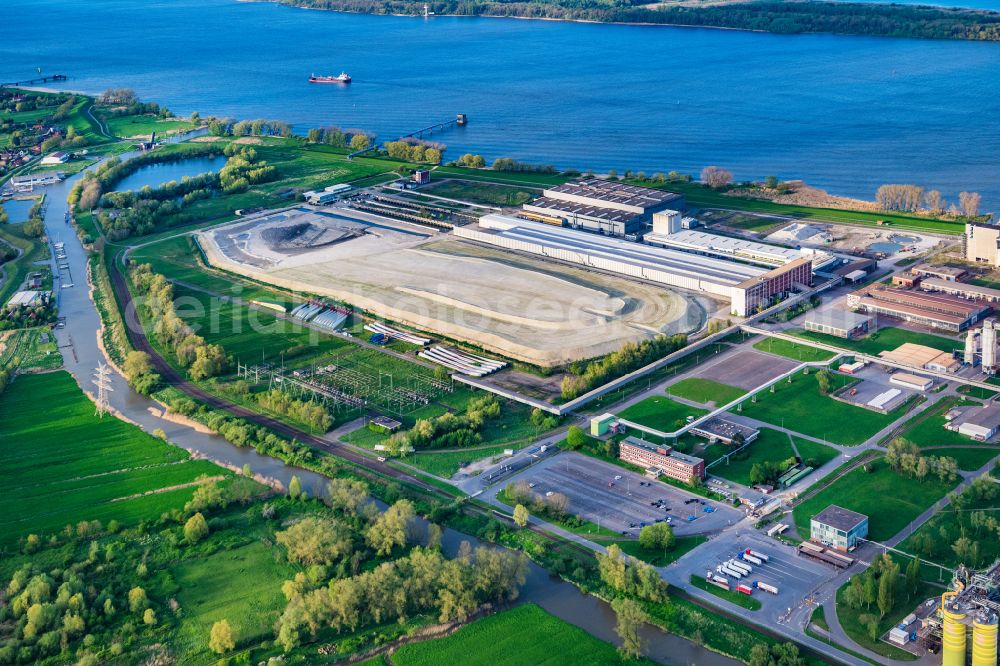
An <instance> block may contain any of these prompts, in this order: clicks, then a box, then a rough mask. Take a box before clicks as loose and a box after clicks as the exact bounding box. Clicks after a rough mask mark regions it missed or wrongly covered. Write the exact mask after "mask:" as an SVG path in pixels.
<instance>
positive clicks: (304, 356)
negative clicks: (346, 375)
mask: <svg viewBox="0 0 1000 666" xmlns="http://www.w3.org/2000/svg"><path fill="white" fill-rule="evenodd" d="M174 297H175V306H176V308H177V314H178V315H180V317H181V318H182V319H184V321H186V322H187V323H188V324H190V325H191V327H192V328H193V329H194V330H195V332H196V333H197V334H198V335H200V336H202V337H203V338H205V341H206V342H208V343H209V344H220V345H222V346H223V348H225V350H226V352H228V353H229V354H232V355H233V356H235V357H236V358H237V359H240V360H243V361H244V362H256V361H259V360H262V359H263V360H265V361H270V362H280V361H281V359H282V357H284V360H285V362H286V363H297V362H305V361H306V360H308V359H310V358H316V357H318V356H322V355H325V354H331V353H333V352H337V351H345V350H348V349H353V348H354V347H355V345H354V344H353V343H351V342H350V341H348V340H345V339H344V338H340V337H337V336H333V335H328V334H326V333H319V332H317V331H314V330H313V329H310V328H306V327H304V326H301V325H299V324H296V323H294V322H291V321H289V320H287V319H279V318H278V317H275V316H274V315H271V314H269V313H268V312H266V311H258V310H250V309H249V308H247V307H245V306H243V305H240V304H235V303H232V302H229V301H222V300H221V299H219V298H217V297H213V296H209V295H208V294H205V293H204V292H200V291H195V290H193V289H186V288H184V287H181V286H176V285H175V287H174Z"/></svg>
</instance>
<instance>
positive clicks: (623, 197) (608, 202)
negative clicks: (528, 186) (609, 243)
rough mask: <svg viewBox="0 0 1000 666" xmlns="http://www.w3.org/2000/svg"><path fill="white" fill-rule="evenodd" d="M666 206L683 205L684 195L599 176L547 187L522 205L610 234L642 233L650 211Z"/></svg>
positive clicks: (528, 209)
mask: <svg viewBox="0 0 1000 666" xmlns="http://www.w3.org/2000/svg"><path fill="white" fill-rule="evenodd" d="M667 208H674V209H682V208H684V196H683V195H680V194H677V193H676V192H667V191H666V190H657V189H653V188H651V187H638V186H636V185H627V184H625V183H619V182H617V181H609V180H600V179H599V178H587V179H584V180H578V181H574V182H572V183H566V184H564V185H558V186H556V187H550V188H548V189H546V190H544V191H543V192H542V197H541V198H540V199H536V200H534V201H532V202H530V203H528V204H525V205H524V210H527V211H530V212H532V213H537V214H539V215H545V216H547V217H552V218H556V219H560V220H562V221H563V222H564V223H565V224H568V225H570V226H572V227H576V228H582V229H589V230H590V231H599V232H601V233H604V234H607V235H609V236H625V235H631V234H638V233H641V232H642V231H644V230H645V228H646V225H647V223H648V222H649V221H650V220H651V219H652V216H653V213H656V212H658V211H661V210H665V209H667Z"/></svg>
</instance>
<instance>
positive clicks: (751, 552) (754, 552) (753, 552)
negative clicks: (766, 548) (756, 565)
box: [746, 548, 770, 562]
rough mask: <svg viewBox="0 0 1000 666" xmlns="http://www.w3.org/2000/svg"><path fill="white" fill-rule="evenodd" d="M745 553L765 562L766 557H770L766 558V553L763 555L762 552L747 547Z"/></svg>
mask: <svg viewBox="0 0 1000 666" xmlns="http://www.w3.org/2000/svg"><path fill="white" fill-rule="evenodd" d="M746 554H747V555H753V556H754V557H756V558H757V559H758V560H760V561H761V562H767V561H768V559H770V558H768V556H767V555H765V554H764V553H762V552H760V551H759V550H750V549H749V548H747V549H746Z"/></svg>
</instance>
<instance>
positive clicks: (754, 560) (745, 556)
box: [740, 553, 764, 566]
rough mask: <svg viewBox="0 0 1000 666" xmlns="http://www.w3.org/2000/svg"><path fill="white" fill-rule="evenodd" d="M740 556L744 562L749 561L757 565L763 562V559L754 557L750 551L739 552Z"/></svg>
mask: <svg viewBox="0 0 1000 666" xmlns="http://www.w3.org/2000/svg"><path fill="white" fill-rule="evenodd" d="M740 557H741V558H742V559H743V560H744V561H746V562H750V563H751V564H756V565H757V566H760V565H762V564H764V561H763V560H761V559H759V558H757V557H754V556H753V555H751V554H750V553H740Z"/></svg>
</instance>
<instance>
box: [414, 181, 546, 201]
mask: <svg viewBox="0 0 1000 666" xmlns="http://www.w3.org/2000/svg"><path fill="white" fill-rule="evenodd" d="M420 191H421V192H423V193H425V194H433V195H436V196H439V197H445V198H446V199H459V200H461V201H471V202H472V203H478V204H484V205H487V206H520V205H521V204H524V203H527V202H529V201H531V199H532V198H534V195H537V194H541V192H539V191H538V190H536V189H534V188H521V187H516V186H512V185H491V184H486V183H476V182H473V181H464V180H458V179H448V180H441V181H435V182H432V183H431V185H430V187H424V188H423V189H421V190H420Z"/></svg>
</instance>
